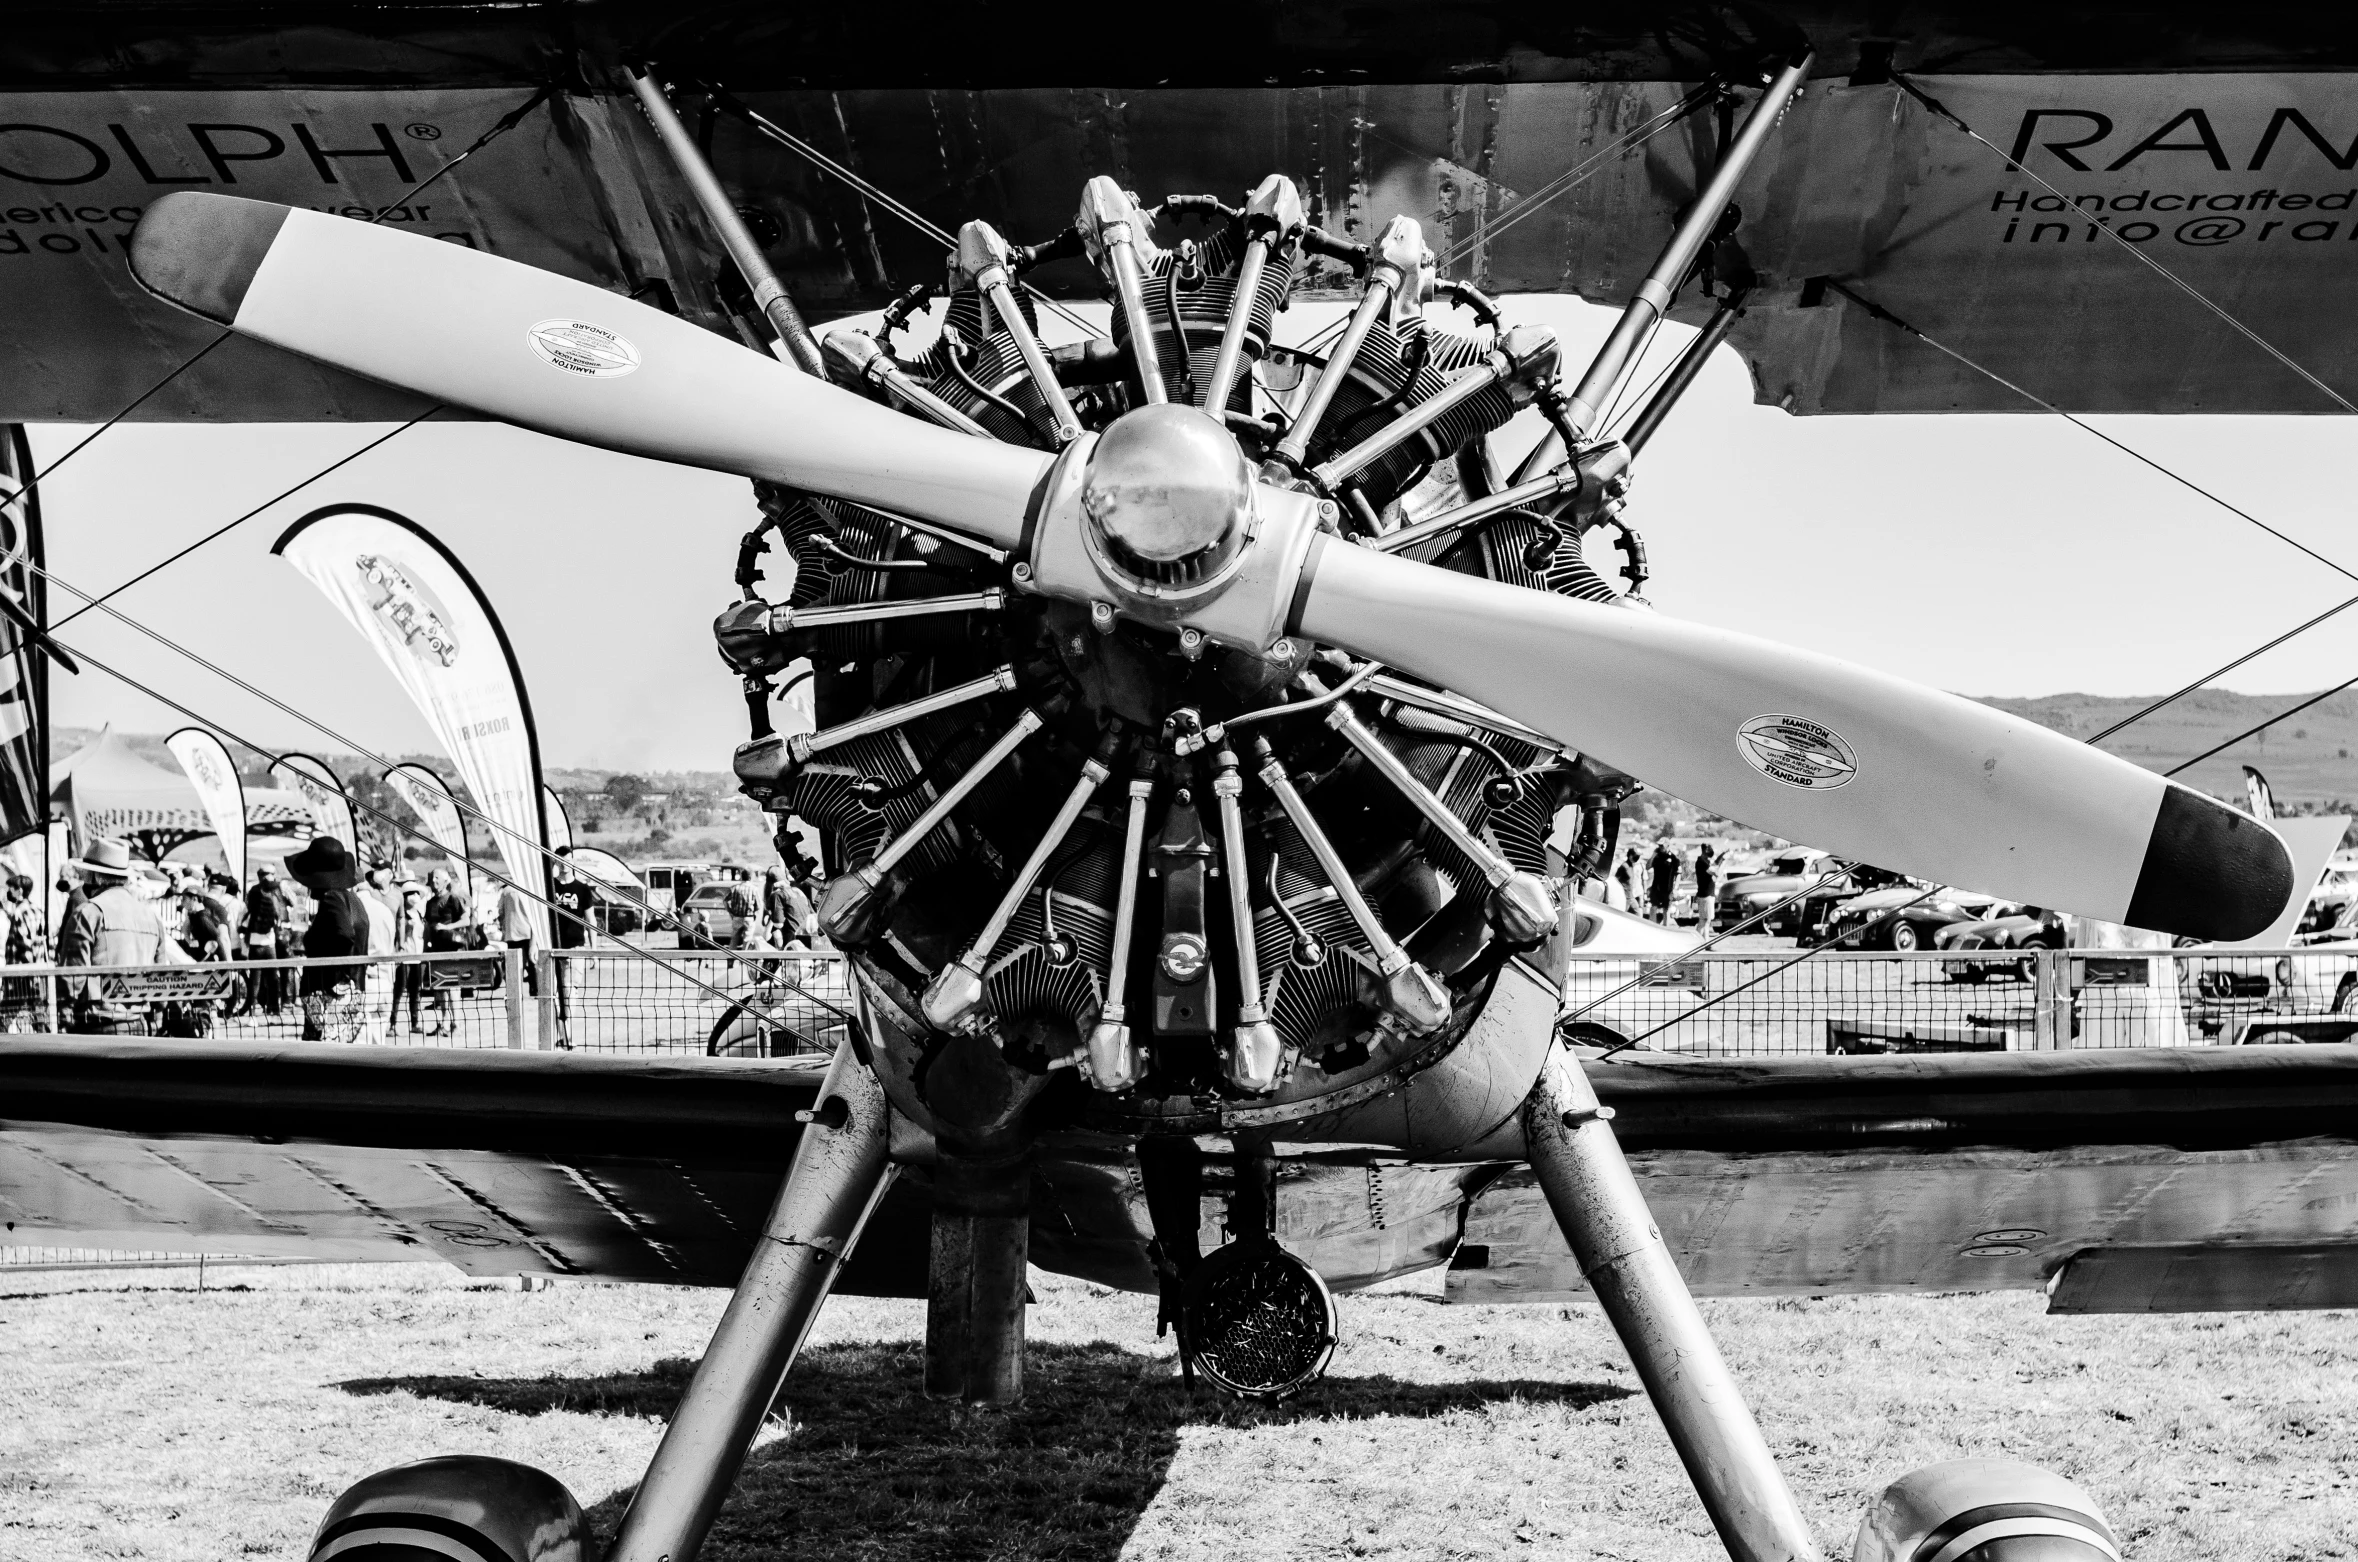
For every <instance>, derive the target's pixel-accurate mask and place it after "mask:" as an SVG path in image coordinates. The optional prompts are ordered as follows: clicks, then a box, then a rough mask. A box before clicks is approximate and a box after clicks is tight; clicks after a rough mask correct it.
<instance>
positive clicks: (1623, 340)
mask: <svg viewBox="0 0 2358 1562" xmlns="http://www.w3.org/2000/svg"><path fill="white" fill-rule="evenodd" d="M1816 58H1817V56H1816V55H1815V54H1813V53H1811V52H1810V51H1808V50H1806V49H1805V50H1803V51H1802V52H1801V53H1799V54H1796V55H1795V56H1793V57H1792V58H1791V59H1790V60H1788V61H1786V63H1785V67H1784V69H1782V70H1780V71H1779V72H1777V75H1776V79H1775V80H1773V81H1771V82H1770V83H1769V85H1768V90H1766V91H1765V92H1763V93H1762V94H1761V95H1760V101H1759V102H1757V103H1755V104H1753V105H1752V112H1751V113H1750V114H1749V115H1747V116H1745V119H1744V124H1743V127H1742V128H1741V129H1739V130H1738V131H1737V132H1736V138H1735V140H1734V141H1732V142H1730V143H1729V144H1728V150H1727V155H1726V156H1725V157H1722V158H1721V159H1720V160H1719V167H1718V168H1716V169H1714V170H1713V171H1712V175H1711V179H1710V181H1709V182H1708V183H1706V184H1705V185H1704V187H1703V193H1702V194H1701V195H1699V196H1697V197H1696V198H1695V204H1694V205H1693V206H1692V207H1690V208H1689V209H1688V211H1687V215H1686V217H1685V219H1684V220H1683V221H1681V222H1680V223H1679V225H1678V228H1677V230H1676V231H1674V232H1673V233H1672V234H1671V236H1670V242H1669V243H1668V244H1666V245H1664V246H1663V248H1662V254H1661V255H1660V257H1659V258H1657V259H1656V260H1655V262H1654V269H1653V270H1651V271H1649V272H1647V273H1646V280H1645V281H1643V282H1641V283H1639V284H1638V289H1637V296H1636V297H1634V298H1632V299H1631V300H1630V301H1629V306H1628V307H1627V308H1626V309H1624V310H1623V311H1622V313H1621V318H1620V320H1619V321H1618V322H1616V323H1615V324H1614V327H1613V334H1612V335H1610V336H1608V337H1607V338H1606V339H1605V345H1604V346H1603V347H1600V348H1599V349H1597V355H1596V357H1595V358H1594V359H1593V360H1591V361H1590V363H1589V366H1588V372H1586V373H1585V374H1583V375H1581V377H1580V383H1579V384H1578V385H1576V386H1574V387H1573V389H1572V394H1571V396H1570V397H1569V398H1567V400H1566V402H1565V406H1564V423H1565V425H1566V426H1568V427H1569V428H1570V429H1571V430H1572V431H1573V433H1574V434H1576V435H1578V436H1580V437H1582V438H1585V437H1587V436H1588V435H1590V434H1593V433H1594V432H1595V431H1596V424H1597V420H1598V416H1599V414H1600V413H1601V411H1602V410H1603V408H1604V407H1605V406H1606V405H1607V404H1608V403H1610V402H1611V401H1612V399H1613V392H1614V391H1615V390H1616V389H1618V388H1619V386H1620V384H1621V382H1622V380H1624V379H1625V378H1627V377H1628V374H1629V369H1630V365H1631V363H1632V361H1633V360H1634V359H1635V358H1636V356H1637V350H1638V344H1639V343H1640V342H1642V341H1643V340H1644V339H1645V335H1646V332H1647V331H1648V330H1649V329H1651V328H1652V326H1653V324H1654V322H1655V321H1657V320H1659V319H1661V318H1662V316H1663V315H1664V314H1665V313H1667V312H1668V311H1669V308H1670V296H1671V294H1672V293H1673V292H1674V291H1676V289H1677V288H1678V285H1679V284H1680V283H1681V282H1683V281H1685V280H1686V275H1687V270H1688V268H1689V267H1691V266H1693V265H1694V263H1695V257H1696V256H1697V255H1698V254H1700V253H1701V252H1702V249H1703V245H1704V243H1705V242H1706V241H1707V240H1709V239H1710V237H1711V233H1712V230H1713V229H1715V228H1717V227H1718V226H1719V220H1720V218H1721V217H1723V216H1725V215H1726V213H1727V209H1728V203H1729V202H1730V201H1732V200H1734V199H1735V196H1736V186H1737V185H1739V184H1741V183H1742V182H1743V180H1744V175H1745V174H1746V173H1747V172H1748V171H1749V170H1750V169H1751V167H1752V160H1753V159H1754V158H1755V157H1757V156H1758V155H1759V154H1760V149H1761V148H1762V147H1763V146H1765V145H1767V143H1768V138H1769V135H1770V133H1771V132H1772V131H1774V130H1775V129H1776V127H1777V120H1778V118H1779V117H1780V116H1781V115H1783V113H1784V112H1785V108H1786V105H1787V104H1789V103H1791V102H1792V101H1793V96H1794V94H1795V93H1797V92H1799V91H1800V90H1801V83H1802V80H1803V78H1805V77H1806V76H1807V75H1808V74H1809V68H1810V65H1811V63H1812V62H1813V61H1814V60H1815V59H1816ZM1562 449H1563V446H1562V440H1561V436H1560V435H1558V434H1556V433H1553V432H1551V433H1550V434H1548V436H1547V437H1546V438H1544V439H1542V440H1541V441H1540V442H1539V443H1538V445H1536V446H1535V447H1533V449H1532V451H1531V454H1530V455H1528V456H1526V457H1525V458H1524V460H1523V464H1522V465H1521V466H1519V467H1517V468H1516V469H1515V480H1516V481H1517V482H1520V481H1522V480H1523V479H1524V478H1526V477H1528V476H1530V474H1531V473H1533V472H1536V471H1538V470H1539V469H1540V468H1542V467H1544V466H1548V465H1551V464H1553V462H1554V461H1555V459H1556V456H1557V455H1558V454H1559V453H1561V451H1562Z"/></svg>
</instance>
